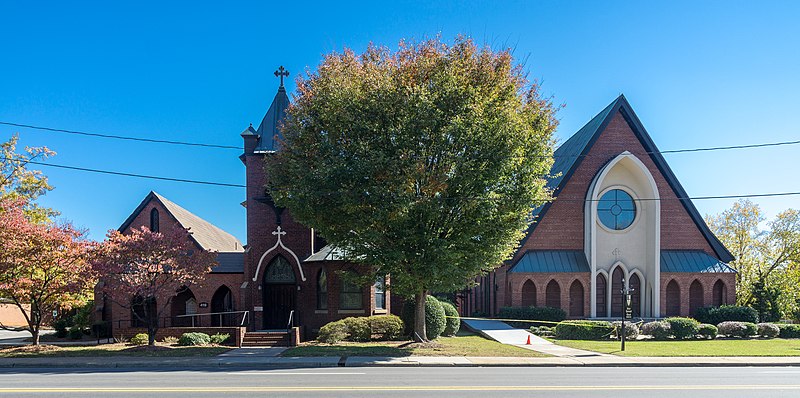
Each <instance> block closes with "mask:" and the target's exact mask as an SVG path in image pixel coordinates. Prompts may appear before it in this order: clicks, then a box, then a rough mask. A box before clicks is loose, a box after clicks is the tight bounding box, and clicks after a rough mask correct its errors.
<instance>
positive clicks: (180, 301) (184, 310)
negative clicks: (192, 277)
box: [171, 286, 200, 326]
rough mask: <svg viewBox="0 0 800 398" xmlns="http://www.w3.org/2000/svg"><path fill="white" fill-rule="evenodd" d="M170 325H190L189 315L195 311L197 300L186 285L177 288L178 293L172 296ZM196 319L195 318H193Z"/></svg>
mask: <svg viewBox="0 0 800 398" xmlns="http://www.w3.org/2000/svg"><path fill="white" fill-rule="evenodd" d="M171 306H172V326H192V318H194V317H190V316H181V315H194V314H196V313H197V300H196V299H195V298H194V293H192V290H191V289H189V288H188V287H186V286H183V287H181V288H180V289H178V294H176V295H175V297H173V298H172V303H171ZM195 321H197V319H195ZM196 326H200V325H196Z"/></svg>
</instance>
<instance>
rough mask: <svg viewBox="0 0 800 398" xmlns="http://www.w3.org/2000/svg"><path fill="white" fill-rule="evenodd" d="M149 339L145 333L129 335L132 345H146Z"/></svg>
mask: <svg viewBox="0 0 800 398" xmlns="http://www.w3.org/2000/svg"><path fill="white" fill-rule="evenodd" d="M149 342H150V340H149V339H148V338H147V333H139V334H137V335H136V336H133V337H131V340H130V343H131V344H133V345H146V344H147V343H149Z"/></svg>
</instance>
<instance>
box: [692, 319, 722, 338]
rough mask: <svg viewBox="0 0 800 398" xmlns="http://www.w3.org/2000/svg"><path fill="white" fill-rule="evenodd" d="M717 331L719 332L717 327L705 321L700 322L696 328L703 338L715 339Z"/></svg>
mask: <svg viewBox="0 0 800 398" xmlns="http://www.w3.org/2000/svg"><path fill="white" fill-rule="evenodd" d="M717 333H719V330H717V327H716V326H714V325H710V324H707V323H701V324H700V327H699V328H697V334H699V335H700V336H703V338H706V339H715V338H717Z"/></svg>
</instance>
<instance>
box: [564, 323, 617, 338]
mask: <svg viewBox="0 0 800 398" xmlns="http://www.w3.org/2000/svg"><path fill="white" fill-rule="evenodd" d="M613 332H614V326H612V325H611V322H607V321H563V322H559V323H558V324H557V325H556V333H555V334H556V338H557V339H561V340H601V339H606V338H608V337H609V336H611V333H613Z"/></svg>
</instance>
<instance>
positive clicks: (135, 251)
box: [92, 227, 216, 345]
mask: <svg viewBox="0 0 800 398" xmlns="http://www.w3.org/2000/svg"><path fill="white" fill-rule="evenodd" d="M92 264H93V267H94V269H95V270H96V272H97V273H98V275H100V276H101V282H102V283H103V292H104V294H106V297H108V298H109V299H110V300H111V301H113V302H115V303H117V304H118V305H119V306H121V307H122V308H127V309H129V310H131V314H132V316H133V317H135V318H136V319H137V320H138V321H139V322H141V323H142V324H144V325H146V327H147V336H148V340H149V341H148V343H149V344H150V345H154V344H155V337H156V332H158V328H159V319H160V318H161V317H162V315H163V313H164V311H165V309H166V308H168V306H169V304H170V303H171V302H172V299H173V297H175V296H176V295H177V294H179V293H181V292H182V290H183V289H186V288H187V287H188V286H192V285H194V284H197V283H200V282H202V281H203V279H204V278H205V276H206V274H207V273H208V272H210V271H211V267H213V266H215V265H216V254H215V253H213V252H209V251H205V250H200V249H198V247H197V246H196V245H195V244H194V242H193V241H191V239H190V238H189V231H188V230H187V229H183V228H179V227H175V228H173V229H172V230H170V231H167V232H164V233H161V232H153V231H151V230H150V229H149V228H147V227H141V228H134V229H132V230H131V231H130V233H126V234H123V233H120V232H119V231H117V230H111V231H109V232H108V235H107V237H106V240H105V241H103V243H102V244H101V245H100V247H99V248H98V249H97V251H96V254H95V256H94V257H93V259H92Z"/></svg>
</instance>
